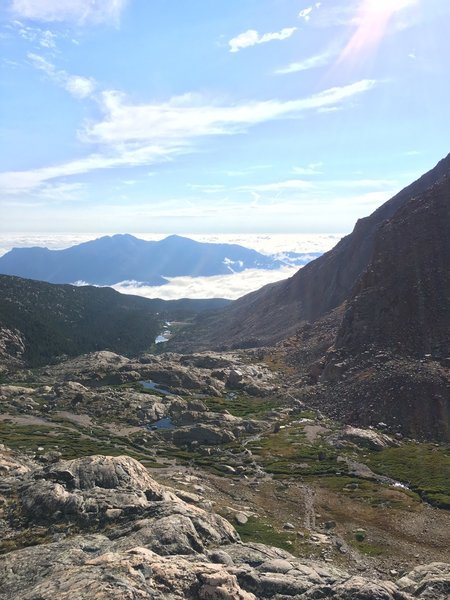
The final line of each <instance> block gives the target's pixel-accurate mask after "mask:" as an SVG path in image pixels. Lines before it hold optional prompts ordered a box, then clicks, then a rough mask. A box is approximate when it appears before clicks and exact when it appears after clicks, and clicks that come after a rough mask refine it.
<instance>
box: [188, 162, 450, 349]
mask: <svg viewBox="0 0 450 600" xmlns="http://www.w3.org/2000/svg"><path fill="white" fill-rule="evenodd" d="M445 175H450V155H449V156H447V157H446V158H444V159H443V160H441V161H440V162H439V163H438V164H437V165H436V167H434V168H433V169H432V170H431V171H429V172H428V173H426V174H425V175H423V176H422V177H421V178H420V179H418V180H417V181H416V182H414V183H412V184H411V185H409V186H408V187H406V188H405V189H403V190H402V191H401V192H399V193H398V194H397V195H396V196H394V197H393V198H392V199H391V200H389V201H388V202H386V203H385V204H383V205H382V206H381V207H380V208H378V209H377V210H376V211H375V212H374V213H373V214H371V215H370V216H369V217H366V218H364V219H360V220H359V221H358V222H357V223H356V225H355V228H354V230H353V232H352V233H351V234H350V235H348V236H346V237H345V238H343V239H342V240H341V241H340V242H339V243H338V244H337V246H336V247H335V248H333V250H331V251H330V252H327V253H326V254H324V255H323V256H321V257H320V258H318V259H316V260H315V261H313V262H311V263H309V264H308V265H306V266H305V267H304V268H302V269H301V270H300V271H298V273H296V274H295V275H294V276H293V277H291V278H290V279H287V280H285V281H282V282H280V283H275V284H270V285H268V286H265V287H263V288H262V289H261V290H258V291H256V292H253V293H251V294H248V295H246V296H244V297H243V298H240V299H239V300H237V301H236V302H233V304H232V305H230V306H229V307H227V308H226V309H225V310H223V311H221V313H220V316H218V317H211V318H208V319H207V320H206V321H205V322H204V323H203V326H202V327H201V330H200V331H199V334H198V337H197V339H196V340H195V344H196V345H197V346H202V347H204V348H208V347H209V348H211V347H216V348H227V347H228V348H229V347H252V346H261V345H264V344H271V343H274V342H278V341H280V340H282V339H285V338H287V337H288V336H290V335H293V334H294V333H295V331H296V330H297V329H298V327H299V326H300V325H301V324H302V323H303V322H306V321H315V320H317V319H318V318H321V317H322V316H324V315H325V314H327V313H328V312H330V311H331V310H333V309H335V308H336V307H338V306H340V305H341V304H342V303H343V302H344V301H346V300H347V299H348V298H349V296H350V295H351V293H352V290H353V288H354V287H355V285H356V284H357V282H358V280H359V278H360V277H361V275H362V274H363V273H364V271H365V269H366V268H367V267H368V265H369V263H370V261H371V258H372V254H373V251H374V247H375V243H376V239H377V235H378V231H379V230H380V228H381V226H382V225H383V223H385V222H386V220H388V219H390V218H391V217H393V215H394V214H395V213H396V212H397V211H398V210H399V209H401V208H402V207H404V206H405V205H406V204H407V203H408V202H409V200H410V199H411V198H414V197H416V196H418V195H420V194H422V193H424V192H425V191H426V190H427V189H428V188H430V186H433V185H434V184H435V183H436V182H438V181H439V180H441V179H442V178H443V177H444V176H445ZM447 225H448V222H447ZM438 233H439V230H437V231H435V232H434V235H436V234H438ZM385 234H386V235H388V230H385ZM425 235H433V234H432V233H431V232H429V233H428V234H425ZM398 239H399V238H397V240H398ZM435 245H436V244H435ZM390 250H391V251H392V252H393V254H392V255H391V262H394V261H395V260H396V257H395V252H396V251H397V250H398V248H397V247H396V246H395V245H394V244H393V245H391V246H390ZM443 260H445V259H444V258H443ZM447 260H448V259H447ZM183 342H184V340H180V344H181V346H182V345H183ZM193 343H194V342H192V340H188V341H187V344H188V345H190V344H193ZM181 346H180V347H181Z"/></svg>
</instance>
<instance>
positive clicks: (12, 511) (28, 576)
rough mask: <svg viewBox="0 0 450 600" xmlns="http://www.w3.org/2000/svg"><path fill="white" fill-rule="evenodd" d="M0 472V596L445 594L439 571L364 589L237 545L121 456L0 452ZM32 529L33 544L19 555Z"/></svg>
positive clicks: (222, 599) (324, 569)
mask: <svg viewBox="0 0 450 600" xmlns="http://www.w3.org/2000/svg"><path fill="white" fill-rule="evenodd" d="M0 465H4V466H5V467H6V468H7V470H8V469H9V471H8V477H7V478H6V479H7V481H9V482H12V481H13V480H14V481H15V485H11V489H13V488H14V489H18V490H19V491H20V493H19V494H18V495H17V496H16V500H15V502H12V503H11V502H10V503H9V504H8V506H7V510H8V511H9V513H8V518H9V522H10V523H11V524H13V523H16V525H15V527H16V528H17V529H16V530H15V531H14V530H11V528H10V529H9V530H8V528H7V527H5V528H3V529H4V532H5V535H7V536H9V537H10V538H11V539H12V540H13V541H14V539H16V540H17V545H19V546H20V545H22V546H24V547H22V548H21V549H15V550H12V551H10V552H7V553H6V554H4V555H3V556H1V557H0V572H1V573H2V578H1V579H0V598H2V600H13V599H15V598H21V600H37V598H39V599H40V600H54V598H58V599H61V600H91V599H92V598H99V599H104V600H107V599H108V600H110V599H116V600H128V599H138V598H142V599H143V600H144V599H150V598H151V599H152V600H163V599H164V600H166V599H167V600H182V599H187V600H256V599H273V600H287V599H288V598H289V599H291V600H300V599H305V600H307V599H309V600H313V599H317V598H334V599H335V600H350V599H351V600H369V599H370V600H374V599H375V600H412V598H423V599H426V600H440V599H441V598H443V597H445V594H447V593H448V590H449V587H448V586H449V581H450V565H447V564H444V563H436V564H432V565H428V566H421V567H418V568H416V569H414V570H413V571H412V572H411V573H408V574H406V575H405V576H404V577H402V578H401V579H400V580H399V581H398V582H393V581H373V580H371V579H370V578H366V577H361V576H350V575H349V574H348V573H346V572H345V571H343V570H342V569H340V568H336V567H333V566H330V565H329V564H324V563H323V562H322V563H319V562H315V561H311V560H302V559H299V558H295V557H294V556H292V555H290V554H289V553H288V552H285V551H283V550H280V549H277V548H271V547H268V546H264V545H262V544H255V543H253V544H252V543H249V544H243V543H242V542H240V541H239V537H238V535H237V533H236V532H235V530H234V529H233V527H232V526H231V524H230V523H228V522H227V521H225V520H224V519H223V518H221V517H219V516H218V515H215V514H214V513H212V512H207V511H205V510H204V509H201V508H199V507H197V506H194V505H192V504H187V503H186V502H184V501H183V500H181V499H180V497H178V496H177V495H176V494H175V493H174V492H173V491H171V490H170V489H168V488H165V487H164V486H161V485H159V484H158V483H157V482H156V481H155V480H154V479H153V478H152V477H150V475H149V474H148V473H147V471H146V469H145V468H144V467H143V466H142V465H141V464H140V463H138V462H137V461H135V460H134V459H132V458H130V457H127V456H120V457H105V456H91V457H86V458H81V459H76V460H69V461H60V462H57V463H55V464H53V465H51V466H49V467H45V468H39V467H37V466H36V465H35V464H34V463H32V462H31V461H28V462H27V461H21V460H20V458H19V457H18V456H17V455H15V454H14V453H11V452H10V451H8V450H7V449H6V448H4V447H3V448H0ZM19 516H20V518H19ZM0 520H1V516H0ZM24 528H28V529H24ZM37 528H39V531H40V533H41V534H42V533H44V534H45V535H44V536H43V537H42V536H41V538H40V540H41V542H44V543H41V544H40V545H38V546H29V547H26V540H31V539H32V535H33V532H36V531H37ZM73 528H75V531H76V532H77V533H76V534H75V535H74V530H73ZM24 531H28V532H29V534H28V535H29V536H31V537H28V538H26V537H24V536H23V532H24ZM14 535H16V536H17V537H16V538H14ZM24 540H25V543H24Z"/></svg>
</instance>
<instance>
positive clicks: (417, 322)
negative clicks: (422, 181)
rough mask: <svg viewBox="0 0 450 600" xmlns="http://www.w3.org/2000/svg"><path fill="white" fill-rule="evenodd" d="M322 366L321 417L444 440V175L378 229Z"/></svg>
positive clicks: (448, 289) (448, 312)
mask: <svg viewBox="0 0 450 600" xmlns="http://www.w3.org/2000/svg"><path fill="white" fill-rule="evenodd" d="M321 366H322V369H323V370H322V375H321V377H320V381H321V383H322V384H324V385H322V394H321V400H320V401H321V404H322V406H323V407H324V408H326V409H327V411H328V412H329V414H332V415H334V416H338V418H340V419H342V420H346V421H350V422H357V423H358V424H362V425H377V424H378V423H380V422H383V423H387V424H389V426H390V427H393V428H394V429H395V430H396V431H398V432H400V433H403V434H406V435H409V436H413V437H423V438H427V439H432V440H439V441H446V442H448V441H449V440H450V370H449V368H450V177H449V176H448V175H447V176H444V177H443V178H442V179H441V180H440V181H439V182H438V183H436V184H435V185H433V186H431V187H430V188H429V189H428V190H427V191H426V192H424V193H422V194H420V195H418V196H416V197H414V198H412V199H411V200H410V201H409V202H407V203H406V204H405V205H403V206H402V207H401V208H399V209H398V211H397V212H396V213H395V215H394V216H393V217H392V218H391V219H389V220H388V221H386V222H385V223H384V224H383V225H382V226H381V227H380V228H379V230H378V232H377V234H376V236H375V240H374V251H373V256H372V260H371V261H370V263H369V266H368V267H367V269H366V271H365V272H364V274H363V275H362V277H361V278H360V279H359V281H358V283H357V285H356V286H355V287H354V289H353V291H352V293H351V295H350V296H349V299H348V301H347V304H346V308H345V312H344V316H343V319H342V322H341V324H340V327H339V328H338V331H337V335H336V338H335V340H334V344H333V345H332V346H331V350H330V351H329V352H328V354H326V355H325V356H324V358H323V359H322V360H321Z"/></svg>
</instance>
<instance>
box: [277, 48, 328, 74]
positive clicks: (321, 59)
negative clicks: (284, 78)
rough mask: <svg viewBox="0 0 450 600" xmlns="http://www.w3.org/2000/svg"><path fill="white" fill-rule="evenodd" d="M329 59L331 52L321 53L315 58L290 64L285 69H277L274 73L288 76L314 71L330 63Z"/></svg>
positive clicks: (311, 57)
mask: <svg viewBox="0 0 450 600" xmlns="http://www.w3.org/2000/svg"><path fill="white" fill-rule="evenodd" d="M331 58H332V53H331V52H323V53H322V54H316V55H315V56H310V57H309V58H305V59H303V60H300V61H297V62H293V63H290V64H289V65H287V66H286V67H282V68H281V69H277V70H276V71H275V73H276V75H288V74H289V73H298V72H300V71H308V70H309V69H316V68H317V67H322V66H324V65H327V64H328V63H329V62H330V59H331Z"/></svg>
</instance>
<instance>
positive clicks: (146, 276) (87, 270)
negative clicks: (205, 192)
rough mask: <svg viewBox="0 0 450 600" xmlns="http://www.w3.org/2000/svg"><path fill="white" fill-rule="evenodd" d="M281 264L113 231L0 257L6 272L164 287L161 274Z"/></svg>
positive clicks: (227, 249) (238, 251) (239, 249)
mask: <svg viewBox="0 0 450 600" xmlns="http://www.w3.org/2000/svg"><path fill="white" fill-rule="evenodd" d="M297 260H300V259H299V258H298V257H297ZM282 266H283V263H282V262H281V261H279V260H277V259H275V258H273V257H270V256H265V255H263V254H260V253H259V252H257V251H256V250H251V249H249V248H244V246H239V245H237V244H211V243H201V242H196V241H194V240H191V239H189V238H185V237H180V236H177V235H172V236H169V237H167V238H165V239H163V240H161V241H146V240H140V239H138V238H135V237H134V236H132V235H128V234H124V235H113V236H105V237H102V238H99V239H97V240H92V241H89V242H85V243H83V244H78V245H76V246H72V247H71V248H66V249H65V250H48V249H47V248H39V247H36V248H13V249H12V250H11V251H10V252H8V253H7V254H5V255H4V256H2V257H0V273H3V274H5V275H16V276H19V277H25V278H28V279H38V280H41V281H47V282H49V283H75V282H77V281H84V282H86V283H89V284H94V285H113V284H115V283H119V282H121V281H127V280H128V281H129V280H133V281H139V282H142V283H145V284H147V285H163V284H165V283H167V281H166V280H165V279H164V277H178V276H183V275H189V276H192V277H197V276H210V275H226V274H229V273H232V272H239V271H243V270H245V269H278V268H280V267H282Z"/></svg>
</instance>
